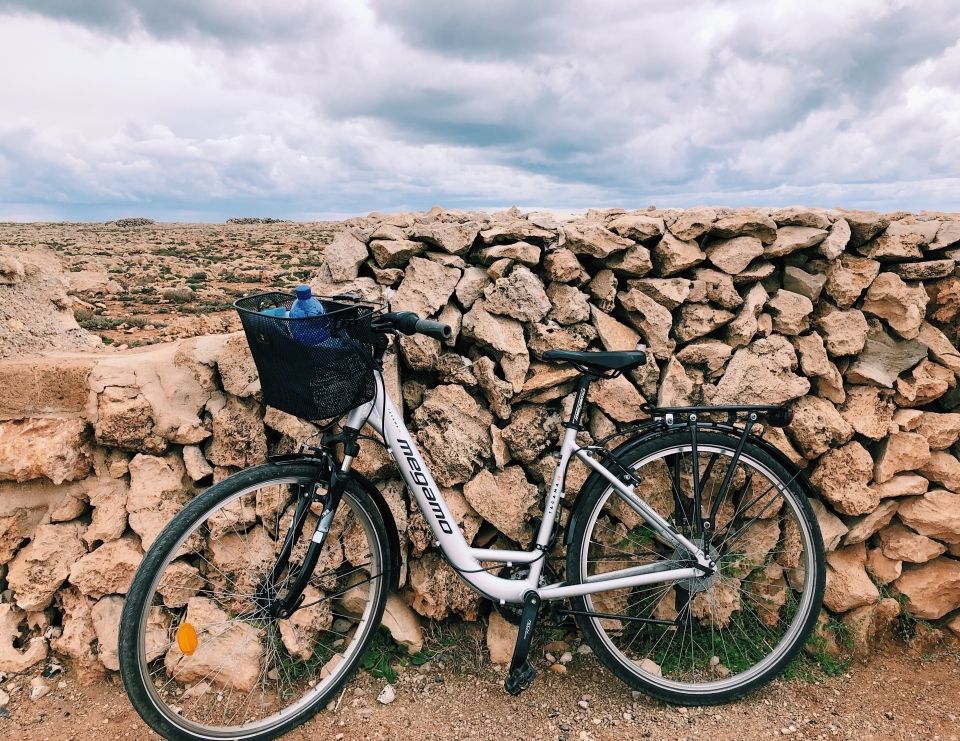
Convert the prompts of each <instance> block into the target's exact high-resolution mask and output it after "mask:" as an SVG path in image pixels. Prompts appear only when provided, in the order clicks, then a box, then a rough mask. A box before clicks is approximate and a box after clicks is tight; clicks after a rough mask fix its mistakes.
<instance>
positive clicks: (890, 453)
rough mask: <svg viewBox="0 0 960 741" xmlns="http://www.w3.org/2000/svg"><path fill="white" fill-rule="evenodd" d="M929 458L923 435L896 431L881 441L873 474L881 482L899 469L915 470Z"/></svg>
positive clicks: (928, 446) (927, 445) (928, 448)
mask: <svg viewBox="0 0 960 741" xmlns="http://www.w3.org/2000/svg"><path fill="white" fill-rule="evenodd" d="M929 460H930V444H929V443H928V442H927V439H926V438H925V437H924V436H923V435H918V434H917V433H915V432H896V433H894V434H892V435H890V436H889V437H888V438H886V439H885V440H884V441H883V442H882V443H881V446H880V450H879V453H878V455H877V461H876V465H875V466H874V474H873V476H874V479H875V480H876V482H877V483H878V484H882V483H884V482H886V481H890V479H892V478H893V477H894V475H895V474H898V473H900V472H901V471H915V470H916V469H918V468H920V466H922V465H924V464H925V463H926V462H927V461H929Z"/></svg>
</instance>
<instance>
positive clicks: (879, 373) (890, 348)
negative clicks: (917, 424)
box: [821, 312, 927, 388]
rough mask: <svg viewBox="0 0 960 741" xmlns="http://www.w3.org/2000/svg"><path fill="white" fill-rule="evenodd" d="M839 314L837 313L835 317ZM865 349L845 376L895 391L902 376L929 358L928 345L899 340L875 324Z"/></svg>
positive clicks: (858, 381) (865, 343) (868, 336)
mask: <svg viewBox="0 0 960 741" xmlns="http://www.w3.org/2000/svg"><path fill="white" fill-rule="evenodd" d="M839 313H840V312H835V314H839ZM857 313H859V312H857ZM861 318H862V315H861ZM821 321H822V320H821ZM838 326H839V325H838ZM849 347H850V346H849V345H847V344H845V345H844V350H847V349H849ZM862 347H863V352H862V353H860V354H859V355H858V356H857V357H856V358H854V359H853V362H852V363H851V364H850V367H849V368H848V369H847V372H846V374H845V376H846V379H847V380H848V381H849V382H850V383H865V384H871V385H876V386H883V387H885V388H893V387H894V384H895V383H896V381H897V377H898V376H899V375H900V374H901V373H903V372H904V371H906V370H909V369H910V368H912V367H913V366H915V365H916V364H917V363H919V362H920V361H921V360H922V359H924V358H926V356H927V348H926V346H925V345H923V344H922V343H920V342H917V341H915V340H905V341H898V340H895V339H893V338H892V337H891V336H890V335H888V334H887V333H886V332H884V331H883V328H882V327H881V326H880V325H879V323H875V324H874V325H873V326H872V327H870V328H869V334H867V336H866V341H865V342H864V344H863V345H862ZM855 352H858V351H854V352H845V353H844V354H846V355H852V354H855ZM835 354H836V353H835Z"/></svg>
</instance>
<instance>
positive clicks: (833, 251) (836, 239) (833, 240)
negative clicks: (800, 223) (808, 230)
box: [819, 219, 850, 260]
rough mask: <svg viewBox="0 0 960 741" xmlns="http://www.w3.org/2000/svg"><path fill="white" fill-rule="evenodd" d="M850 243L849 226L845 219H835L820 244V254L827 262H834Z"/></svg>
mask: <svg viewBox="0 0 960 741" xmlns="http://www.w3.org/2000/svg"><path fill="white" fill-rule="evenodd" d="M849 241H850V224H849V223H847V220H846V219H837V220H836V221H835V222H833V226H831V227H830V233H829V234H827V236H826V237H825V238H824V240H823V241H822V242H821V243H820V247H819V249H820V254H821V255H823V256H824V257H825V258H827V259H828V260H835V259H837V258H838V257H839V256H840V255H841V254H843V251H844V250H845V249H846V248H847V243H848V242H849Z"/></svg>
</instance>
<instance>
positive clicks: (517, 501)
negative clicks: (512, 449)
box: [463, 465, 539, 545]
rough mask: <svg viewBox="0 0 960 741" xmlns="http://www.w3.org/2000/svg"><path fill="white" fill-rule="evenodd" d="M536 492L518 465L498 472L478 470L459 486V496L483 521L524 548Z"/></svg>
mask: <svg viewBox="0 0 960 741" xmlns="http://www.w3.org/2000/svg"><path fill="white" fill-rule="evenodd" d="M538 494H539V492H538V489H537V487H536V486H534V485H533V484H531V483H530V482H529V481H527V477H526V476H525V475H524V473H523V469H522V468H521V467H520V466H517V465H512V466H507V467H506V468H504V469H503V470H502V471H497V472H494V473H491V472H490V471H487V470H483V471H480V473H478V474H477V475H476V476H475V477H474V478H473V479H471V480H470V481H468V482H467V483H466V484H465V485H464V487H463V495H464V497H466V499H467V501H468V502H469V503H470V505H471V506H472V507H473V508H474V509H475V510H476V511H477V512H478V513H479V514H480V516H481V517H483V519H485V520H486V521H487V522H489V523H491V524H492V525H493V526H494V527H496V528H497V530H499V531H500V532H502V533H503V534H504V535H506V536H507V537H508V538H510V539H511V540H514V541H516V542H518V543H521V544H524V545H526V543H527V541H528V540H529V538H530V535H531V533H530V529H529V526H528V524H527V523H528V520H529V519H530V516H531V514H532V511H533V508H534V507H535V506H536V504H537V499H538Z"/></svg>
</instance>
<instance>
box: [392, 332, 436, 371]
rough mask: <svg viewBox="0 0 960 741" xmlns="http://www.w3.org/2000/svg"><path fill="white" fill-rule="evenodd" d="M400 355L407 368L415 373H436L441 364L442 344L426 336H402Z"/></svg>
mask: <svg viewBox="0 0 960 741" xmlns="http://www.w3.org/2000/svg"><path fill="white" fill-rule="evenodd" d="M397 344H398V345H399V346H400V355H402V356H403V359H404V361H405V362H406V364H407V367H408V368H410V370H415V371H435V370H437V366H438V364H439V362H440V342H439V341H438V340H435V339H434V338H433V337H427V336H426V335H424V334H414V335H400V337H399V338H397Z"/></svg>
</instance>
